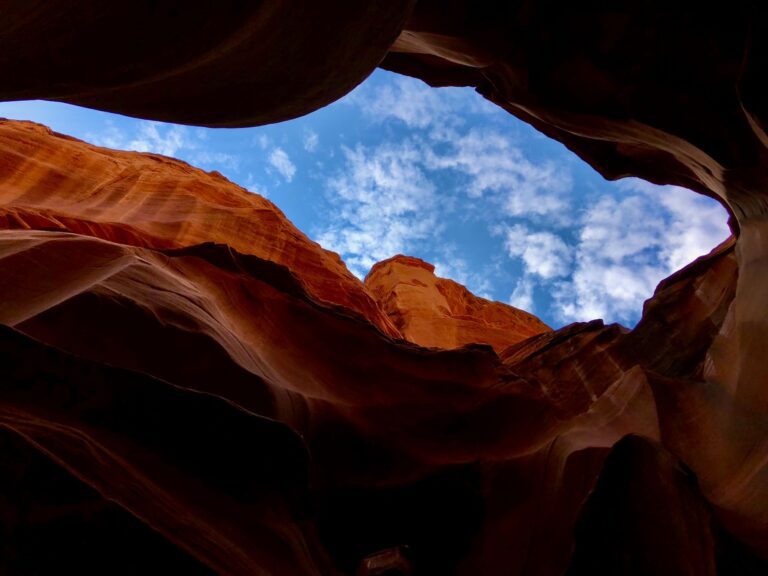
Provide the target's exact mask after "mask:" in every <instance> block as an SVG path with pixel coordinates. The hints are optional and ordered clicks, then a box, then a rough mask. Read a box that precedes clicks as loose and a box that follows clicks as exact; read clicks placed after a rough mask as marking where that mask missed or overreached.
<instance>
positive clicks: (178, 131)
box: [127, 122, 191, 156]
mask: <svg viewBox="0 0 768 576" xmlns="http://www.w3.org/2000/svg"><path fill="white" fill-rule="evenodd" d="M138 132H139V133H138V135H137V136H136V137H135V138H133V139H132V140H130V141H129V142H128V146H127V148H128V149H129V150H136V151H137V152H154V153H156V154H162V155H163V156H174V155H175V154H176V153H177V152H178V151H179V150H180V149H182V148H190V147H191V146H190V144H189V142H188V140H187V139H188V137H189V135H188V133H187V129H186V128H184V127H183V126H167V127H165V129H163V127H162V125H161V124H160V123H159V122H142V123H141V124H139V131H138Z"/></svg>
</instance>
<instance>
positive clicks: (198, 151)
mask: <svg viewBox="0 0 768 576" xmlns="http://www.w3.org/2000/svg"><path fill="white" fill-rule="evenodd" d="M86 138H87V139H88V140H89V141H91V142H93V143H94V144H96V145H97V146H106V147H108V148H116V149H120V150H133V151H135V152H151V153H153V154H162V155H163V156H171V157H175V158H182V159H184V160H187V161H188V162H190V163H191V164H194V165H196V166H201V167H203V168H208V169H210V168H230V169H233V170H235V169H237V168H238V166H239V163H240V161H239V158H237V157H236V156H234V155H232V154H228V153H225V152H221V151H218V150H213V149H212V148H211V147H210V145H209V143H208V142H206V141H207V138H208V136H207V133H206V132H205V131H204V130H202V129H194V130H193V129H190V128H187V127H185V126H177V125H174V124H163V123H161V122H152V121H141V122H139V123H137V124H134V125H133V126H132V127H131V128H124V129H119V128H118V127H117V126H116V125H115V123H114V122H112V121H109V122H107V124H106V126H105V127H104V129H103V130H102V131H100V132H98V133H91V134H88V135H87V136H86Z"/></svg>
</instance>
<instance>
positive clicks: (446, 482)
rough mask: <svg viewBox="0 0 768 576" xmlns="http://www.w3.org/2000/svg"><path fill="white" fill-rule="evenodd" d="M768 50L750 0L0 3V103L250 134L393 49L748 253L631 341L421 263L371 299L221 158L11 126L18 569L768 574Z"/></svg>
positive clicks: (6, 431)
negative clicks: (559, 324) (717, 226)
mask: <svg viewBox="0 0 768 576" xmlns="http://www.w3.org/2000/svg"><path fill="white" fill-rule="evenodd" d="M305 4H306V5H305ZM310 4H312V5H311V6H310ZM137 31H141V32H142V34H143V41H142V42H141V43H136V42H134V39H135V38H136V34H137ZM128 34H130V38H129V37H128V36H127V35H128ZM766 37H767V36H766V15H765V9H764V8H762V7H760V6H759V5H758V4H757V3H752V2H746V1H743V2H742V1H738V0H737V1H734V2H729V3H728V4H723V5H716V4H715V5H707V6H705V5H704V4H701V3H696V4H693V3H687V2H672V3H670V2H664V3H662V2H657V1H655V0H652V1H648V2H638V1H636V0H635V1H620V2H615V3H612V4H611V7H610V8H606V7H605V4H604V3H597V2H588V3H571V4H567V5H566V4H565V3H560V2H552V1H544V0H537V1H518V2H515V1H510V2H490V1H485V0H483V1H479V2H468V1H467V0H452V1H450V2H437V1H436V0H420V1H419V2H418V3H417V4H416V5H415V6H414V3H413V2H407V1H403V2H365V3H359V2H333V1H330V2H323V3H301V2H297V3H285V2H271V1H267V2H261V3H248V2H235V1H224V2H220V3H218V4H217V6H216V9H215V10H213V9H210V8H199V7H197V6H196V5H195V6H193V5H191V4H189V3H184V4H183V5H182V3H179V2H173V1H170V0H167V1H163V2H130V3H129V2H114V3H108V5H107V3H99V2H94V1H92V0H79V1H78V2H68V3H54V4H51V3H49V2H40V1H36V2H14V1H11V2H7V3H6V5H4V6H3V18H2V22H1V23H0V43H1V44H2V47H3V50H0V73H1V74H0V97H1V98H3V99H7V100H12V99H24V98H48V99H55V100H61V101H66V102H72V103H77V104H82V105H88V106H92V107H96V108H102V109H108V110H113V111H118V112H123V113H127V114H132V115H136V116H141V117H146V118H156V119H163V120H172V121H178V122H186V123H196V124H201V125H210V126H235V125H238V126H242V125H255V124H260V123H265V122H274V121H279V120H282V119H285V118H289V117H293V116H296V115H299V114H303V113H306V112H309V111H311V110H313V109H316V108H318V107H320V106H322V105H324V104H326V103H328V102H330V101H332V100H334V99H335V98H338V97H339V96H341V95H342V94H344V93H346V92H347V91H348V90H350V89H351V88H352V87H353V86H354V85H355V84H356V83H358V82H359V81H361V80H362V79H363V78H364V77H365V76H366V75H367V74H368V73H369V72H370V71H371V70H372V69H373V68H374V67H375V66H376V65H377V64H379V63H380V64H381V65H382V66H384V67H386V68H388V69H392V70H395V71H399V72H402V73H406V74H410V75H413V76H416V77H419V78H422V79H424V80H425V81H427V82H429V83H431V84H433V85H466V86H474V87H476V88H477V89H478V90H479V91H480V93H482V94H483V95H484V96H486V97H487V98H489V99H490V100H492V101H494V102H496V103H497V104H499V105H500V106H502V107H503V108H505V109H506V110H508V111H510V112H511V113H513V114H515V115H517V116H519V117H520V118H522V119H524V120H526V121H528V122H530V123H532V124H533V125H534V126H536V127H537V128H539V129H540V130H541V131H542V132H544V133H545V134H547V135H549V136H551V137H553V138H556V139H558V140H560V141H562V142H563V143H565V144H566V145H567V146H568V147H569V148H571V149H572V150H573V151H575V152H576V153H577V154H579V155H580V156H581V157H582V158H584V159H585V160H586V161H588V162H589V163H591V164H592V165H593V166H595V168H596V169H598V170H599V171H601V172H602V173H603V174H604V175H606V176H607V177H610V178H616V177H620V176H624V175H637V176H641V177H645V178H647V179H649V180H652V181H654V182H657V183H665V184H678V185H684V186H688V187H690V188H692V189H694V190H696V191H698V192H701V193H704V194H708V195H710V196H713V197H715V198H717V199H719V200H720V201H721V202H722V203H723V204H724V205H725V206H726V207H727V208H728V210H729V212H730V213H731V215H732V218H731V226H732V229H733V231H734V236H733V237H732V238H731V239H730V240H729V241H727V242H725V243H724V244H723V245H721V246H720V247H718V248H716V249H715V250H714V251H713V252H712V253H711V254H709V255H707V256H705V257H703V258H701V259H699V260H697V261H696V262H694V263H692V264H691V265H689V266H688V267H686V268H685V269H683V270H682V271H680V272H678V273H676V274H674V275H673V276H672V277H670V278H669V279H667V280H665V281H663V282H662V283H661V284H660V285H659V287H658V288H657V291H656V293H655V295H654V296H653V298H652V299H651V300H649V301H648V302H647V303H646V306H645V310H644V314H643V319H642V320H641V322H640V323H639V324H638V326H637V327H636V328H635V329H634V330H632V331H628V330H626V329H624V328H623V327H620V326H617V325H611V326H605V325H603V323H602V322H600V321H599V320H597V321H594V322H590V323H585V324H575V325H571V326H567V327H565V328H562V329H560V330H555V331H552V330H550V329H548V328H547V327H546V326H544V325H543V324H541V323H540V322H539V321H538V320H537V319H536V318H534V317H532V316H530V315H528V314H525V313H523V312H522V311H518V310H514V309H511V308H509V307H507V306H503V305H499V304H497V303H491V302H487V301H484V300H482V299H479V298H476V297H474V296H473V295H471V294H469V293H468V292H467V291H466V290H464V289H463V288H462V287H461V286H458V285H456V284H455V283H452V282H449V281H446V280H441V279H438V278H436V277H435V276H434V274H433V271H432V269H431V267H430V266H429V265H428V264H426V263H423V262H420V261H416V260H414V259H409V258H407V257H397V258H395V259H393V260H390V261H387V262H384V263H381V264H379V265H378V266H376V267H375V268H374V269H373V270H372V272H371V274H370V275H369V277H368V278H367V279H366V282H365V283H361V282H359V281H358V280H357V279H356V278H355V277H354V276H352V275H351V274H349V272H348V271H347V270H346V268H345V267H344V266H343V264H342V263H341V262H340V260H339V259H338V257H337V256H336V255H334V254H332V253H329V252H326V251H324V250H322V249H321V248H320V247H319V246H318V245H317V244H315V243H313V242H311V241H310V240H309V239H307V238H306V237H304V236H303V235H302V234H301V233H300V232H298V231H297V230H296V229H295V228H294V227H293V226H292V225H291V224H290V223H289V222H287V221H286V219H285V218H284V217H283V215H282V214H281V213H280V212H279V211H278V210H277V209H276V208H275V207H274V206H272V205H271V204H270V203H269V202H268V201H266V200H264V199H261V198H259V197H256V196H253V195H250V194H249V193H247V192H246V191H245V190H243V189H241V188H239V187H237V186H235V185H233V184H231V183H229V182H227V181H226V180H225V179H224V178H223V177H221V176H220V175H218V174H216V173H204V172H202V171H199V170H196V169H194V168H192V167H190V166H188V165H186V164H184V163H182V162H178V161H175V160H171V159H168V158H163V157H159V156H154V155H145V154H135V153H123V152H113V151H108V150H104V149H100V148H95V147H92V146H89V145H86V144H84V143H81V142H78V141H75V140H73V139H71V138H68V137H65V136H61V135H57V134H53V133H51V132H50V131H48V130H47V129H45V128H44V127H41V126H38V125H34V124H29V123H18V122H3V123H2V124H0V227H1V228H2V230H0V323H2V325H3V326H2V327H1V328H0V374H1V377H0V382H2V386H1V387H0V427H1V428H2V432H1V433H0V445H2V447H3V451H2V458H0V471H2V475H1V476H0V530H2V535H3V538H2V541H0V565H1V566H2V568H3V571H4V572H5V573H9V574H37V573H52V571H58V572H59V573H65V572H66V573H69V572H72V573H100V574H101V573H125V574H132V573H137V572H142V571H144V572H146V571H149V572H153V571H154V572H157V571H166V572H173V573H184V574H186V573H190V574H193V573H198V572H199V573H221V574H274V575H284V574H291V575H293V574H297V575H298V574H354V573H355V572H356V571H357V570H358V567H361V568H360V570H361V572H360V573H362V574H365V573H366V571H367V573H368V574H373V573H374V570H379V569H380V568H381V565H382V563H384V564H385V568H386V563H387V562H389V563H390V567H391V568H392V570H395V569H397V570H399V571H400V572H401V573H407V572H408V571H412V573H413V574H415V575H418V574H451V573H456V574H465V575H477V574H483V575H486V574H487V575H496V574H499V575H501V574H504V575H509V574H514V575H520V576H529V575H542V576H544V575H547V576H549V575H561V574H567V575H568V576H576V575H581V574H589V575H590V576H592V575H595V574H605V575H609V574H611V575H613V574H632V575H634V574H637V575H638V576H639V575H640V574H663V575H667V574H668V575H670V576H672V575H678V574H685V575H688V574H690V575H700V574H707V575H708V574H712V575H714V574H717V575H731V574H734V575H736V574H738V575H751V574H765V573H766V572H768V566H767V565H766V560H767V559H768V364H766V362H765V360H764V359H765V358H766V357H768V308H766V304H765V303H766V302H768V282H766V278H768V239H767V238H768V224H766V213H768V210H766V200H765V198H766V196H765V190H766V186H767V185H768V176H766V175H767V174H768V171H766V165H768V163H767V162H766V155H767V154H768V150H767V148H768V136H766V123H767V122H768V110H766V102H768V97H767V96H768V95H766V92H765V87H764V83H763V82H762V80H761V79H762V76H763V75H764V71H765V67H766V62H768V58H767V51H766V41H765V38H766ZM695 217H696V215H695V214H692V215H691V218H695ZM364 559H365V560H364Z"/></svg>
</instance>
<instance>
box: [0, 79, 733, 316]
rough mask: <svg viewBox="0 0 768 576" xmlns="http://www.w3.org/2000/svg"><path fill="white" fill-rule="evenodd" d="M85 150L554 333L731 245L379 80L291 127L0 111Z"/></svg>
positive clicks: (645, 191) (51, 108) (592, 175)
mask: <svg viewBox="0 0 768 576" xmlns="http://www.w3.org/2000/svg"><path fill="white" fill-rule="evenodd" d="M0 117H5V118H13V119H24V120H34V121H36V122H40V123H42V124H46V125H48V126H50V127H51V128H52V129H54V130H56V131H57V132H62V133H64V134H69V135H72V136H75V137H77V138H81V139H83V140H86V141H88V142H91V143H93V144H97V145H100V146H106V147H109V148H119V149H124V150H138V151H146V152H154V153H158V154H164V155H167V156H173V157H175V158H179V159H182V160H185V161H187V162H189V163H190V164H193V165H195V166H198V167H200V168H203V169H205V170H217V171H219V172H221V173H222V174H224V175H225V176H226V177H227V178H229V179H230V180H232V181H233V182H235V183H237V184H239V185H241V186H243V187H245V188H247V189H248V190H250V191H251V192H253V193H254V194H261V195H263V196H266V197H267V198H269V199H270V200H271V201H272V202H274V203H275V204H276V205H277V206H278V207H280V209H282V210H283V212H285V214H286V215H287V216H288V218H289V219H290V220H291V221H292V222H293V223H294V224H295V225H296V226H297V227H298V228H300V229H301V230H302V231H303V232H305V233H306V234H307V235H308V236H309V237H310V238H312V239H313V240H316V241H318V242H319V243H320V244H321V245H322V246H323V247H325V248H327V249H330V250H333V251H335V252H338V253H339V254H340V255H341V257H342V258H343V259H344V261H345V262H346V264H347V266H348V267H349V269H350V270H351V271H352V272H353V273H354V274H356V275H357V276H359V277H360V278H363V277H364V276H365V274H366V273H367V272H368V270H369V269H370V267H371V266H372V265H373V264H374V263H375V262H377V261H379V260H383V259H385V258H389V257H390V256H393V255H395V254H407V255H411V256H417V257H419V258H423V259H424V260H427V261H428V262H431V263H433V264H435V267H436V273H437V274H438V275H439V276H442V277H445V278H451V279H453V280H456V281H457V282H460V283H462V284H464V285H466V286H467V287H468V288H469V289H470V290H472V291H473V292H474V293H475V294H477V295H479V296H483V297H485V298H489V299H493V300H498V301H501V302H506V303H509V304H512V305H514V306H517V307H519V308H523V309H525V310H528V311H530V312H533V313H534V314H536V315H537V316H539V317H540V318H541V319H542V320H543V321H544V322H546V323H547V324H549V325H550V326H552V327H560V326H563V325H566V324H569V323H571V322H576V321H586V320H592V319H595V318H602V319H604V320H605V321H606V322H619V323H621V324H624V325H625V326H629V327H632V326H634V325H635V324H636V323H637V321H638V320H639V318H640V315H641V312H642V306H643V302H644V301H645V300H646V299H647V298H649V297H650V296H651V295H652V294H653V291H654V288H655V287H656V285H657V284H658V282H659V281H660V280H662V279H663V278H666V277H667V276H669V275H670V274H671V273H672V272H674V271H675V270H678V269H680V268H682V267H683V266H684V265H686V264H687V263H688V262H691V261H692V260H694V259H695V258H697V257H698V256H701V255H703V254H706V253H707V252H709V251H710V250H711V249H712V248H714V247H715V246H716V245H718V244H719V243H720V242H721V241H722V240H724V239H725V238H726V237H727V236H728V233H729V232H728V227H727V224H726V222H727V215H726V212H725V210H724V209H723V208H722V207H721V206H720V205H719V204H718V203H717V202H715V201H714V200H712V199H710V198H706V197H704V196H701V195H698V194H695V193H693V192H690V191H688V190H685V189H682V188H677V187H673V186H664V187H660V186H655V185H652V184H650V183H647V182H645V181H643V180H639V179H635V178H628V179H624V180H621V181H617V182H608V181H606V180H604V179H603V178H602V177H601V176H600V175H599V174H597V172H595V171H594V170H593V169H592V168H590V167H589V166H588V165H587V164H586V163H585V162H583V161H582V160H580V159H579V158H578V157H577V156H575V155H574V154H573V153H571V152H570V151H568V150H567V149H566V148H565V147H564V146H563V145H561V144H559V143H558V142H555V141H553V140H550V139H548V138H546V137H545V136H543V135H542V134H540V133H539V132H537V131H536V130H535V129H533V128H532V127H530V126H529V125H527V124H525V123H524V122H522V121H520V120H517V119H516V118H515V117H513V116H511V115H510V114H508V113H506V112H504V111H503V110H501V109H500V108H497V107H496V106H494V105H493V104H490V103H489V102H487V101H486V100H485V99H483V98H482V97H481V96H479V95H478V94H476V93H475V92H474V91H473V90H471V89H469V88H440V89H435V88H430V87H429V86H427V85H426V84H424V83H422V82H421V81H419V80H415V79H412V78H407V77H404V76H398V75H396V74H393V73H390V72H386V71H383V70H377V71H376V72H374V73H373V74H372V75H371V76H370V77H369V78H368V79H367V80H366V81H365V82H364V83H363V84H361V85H360V86H359V87H358V88H357V89H355V90H354V91H353V92H351V93H350V94H348V95H347V96H346V97H344V98H342V99H341V100H339V101H337V102H335V103H333V104H331V105H329V106H327V107H325V108H323V109H321V110H318V111H316V112H314V113H312V114H309V115H307V116H304V117H302V118H297V119H295V120H291V121H287V122H283V123H280V124H272V125H269V126H263V127H256V128H237V129H210V128H197V127H189V126H179V125H174V124H165V123H160V122H151V121H146V120H139V119H135V118H128V117H125V116H120V115H116V114H109V113H106V112H100V111H95V110H89V109H85V108H79V107H76V106H70V105H66V104H60V103H54V102H42V101H30V102H11V103H0Z"/></svg>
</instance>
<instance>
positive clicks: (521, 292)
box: [509, 276, 536, 313]
mask: <svg viewBox="0 0 768 576" xmlns="http://www.w3.org/2000/svg"><path fill="white" fill-rule="evenodd" d="M533 288H534V282H533V281H532V280H531V279H530V278H529V277H527V276H524V277H522V278H520V279H519V280H518V281H517V284H515V289H514V290H513V291H512V295H511V296H510V297H509V304H510V305H512V306H514V307H515V308H520V309H521V310H526V311H527V312H532V313H535V312H536V306H535V303H534V300H533Z"/></svg>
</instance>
